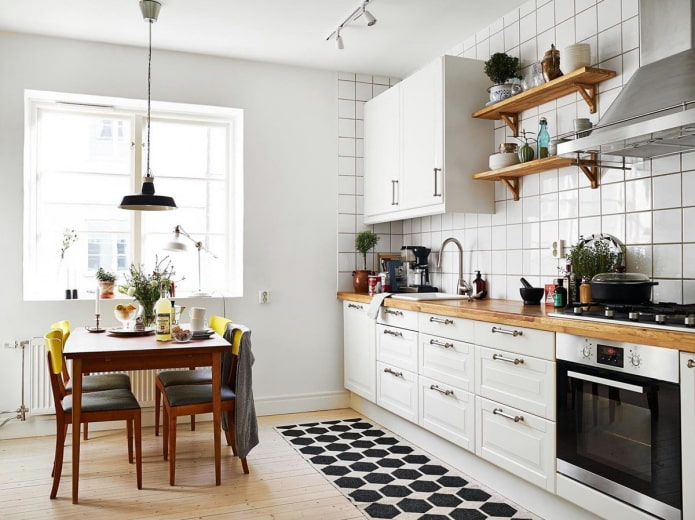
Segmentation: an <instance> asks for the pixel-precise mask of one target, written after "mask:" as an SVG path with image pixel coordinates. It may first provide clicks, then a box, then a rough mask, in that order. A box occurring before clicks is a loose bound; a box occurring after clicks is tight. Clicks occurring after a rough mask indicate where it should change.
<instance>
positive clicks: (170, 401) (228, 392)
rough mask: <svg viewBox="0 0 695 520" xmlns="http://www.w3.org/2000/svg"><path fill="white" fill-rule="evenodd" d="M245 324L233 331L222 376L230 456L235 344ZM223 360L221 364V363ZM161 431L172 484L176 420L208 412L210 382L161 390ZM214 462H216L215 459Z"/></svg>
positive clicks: (246, 468) (233, 441) (245, 466)
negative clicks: (227, 361) (162, 428)
mask: <svg viewBox="0 0 695 520" xmlns="http://www.w3.org/2000/svg"><path fill="white" fill-rule="evenodd" d="M248 332H249V330H248V329H247V328H246V327H240V328H239V329H237V330H236V331H235V334H234V341H233V342H232V345H230V347H231V348H230V353H229V357H230V360H231V361H230V362H229V370H228V371H227V373H226V374H223V375H222V388H221V400H222V412H223V413H224V414H225V417H226V421H227V429H226V431H225V437H226V440H227V445H228V446H231V447H232V452H233V453H234V455H238V452H237V446H236V439H235V435H234V409H235V405H236V374H237V361H238V353H239V346H240V344H241V338H242V335H243V334H246V333H248ZM224 365H226V363H223V366H224ZM163 394H164V434H163V436H162V453H163V455H164V460H167V458H168V459H169V484H170V485H172V486H173V485H174V483H175V477H176V420H177V418H178V417H179V416H182V415H196V414H201V413H212V384H201V385H177V386H169V387H166V388H165V389H164V392H163ZM215 462H217V461H215ZM241 465H242V468H243V470H244V473H247V474H248V472H249V466H248V463H247V461H246V457H243V458H242V459H241Z"/></svg>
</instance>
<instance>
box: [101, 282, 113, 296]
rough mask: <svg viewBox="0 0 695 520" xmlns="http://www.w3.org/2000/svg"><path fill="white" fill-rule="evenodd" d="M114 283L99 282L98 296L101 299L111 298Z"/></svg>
mask: <svg viewBox="0 0 695 520" xmlns="http://www.w3.org/2000/svg"><path fill="white" fill-rule="evenodd" d="M114 285H115V282H99V294H100V295H101V297H102V298H113V287H114Z"/></svg>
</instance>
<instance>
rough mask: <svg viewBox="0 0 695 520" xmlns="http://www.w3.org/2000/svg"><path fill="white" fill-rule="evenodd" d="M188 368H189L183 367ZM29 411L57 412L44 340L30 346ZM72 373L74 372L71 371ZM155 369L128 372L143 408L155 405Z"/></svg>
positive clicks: (33, 412) (40, 412)
mask: <svg viewBox="0 0 695 520" xmlns="http://www.w3.org/2000/svg"><path fill="white" fill-rule="evenodd" d="M183 370H187V369H183ZM28 372H29V378H28V379H29V405H28V406H29V413H30V414H32V415H45V414H53V413H55V408H54V407H53V395H52V394H51V380H50V378H49V377H48V365H47V363H46V349H45V347H44V344H43V341H41V342H36V343H34V342H32V344H31V346H30V347H29V367H28ZM71 373H72V372H71ZM155 373H156V371H155V370H135V371H133V372H128V374H129V375H130V383H131V385H132V389H133V393H134V394H135V397H137V399H138V402H139V403H140V406H142V407H143V408H146V407H153V406H154V375H155Z"/></svg>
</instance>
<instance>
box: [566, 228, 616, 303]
mask: <svg viewBox="0 0 695 520" xmlns="http://www.w3.org/2000/svg"><path fill="white" fill-rule="evenodd" d="M614 249H615V248H613V247H611V241H610V240H609V239H608V238H604V237H603V236H601V237H598V238H592V239H584V238H580V239H579V242H577V243H576V244H575V245H573V246H572V247H571V248H570V250H569V252H568V253H567V254H566V255H565V259H566V260H567V263H568V264H569V265H570V274H571V281H572V283H571V287H572V290H574V291H575V292H574V300H578V299H579V298H577V297H576V295H578V294H579V285H580V284H581V283H582V280H589V281H590V280H591V279H592V278H593V277H594V276H596V275H597V274H599V273H610V272H612V271H615V270H616V268H617V267H618V266H619V265H620V262H621V254H619V253H618V252H616V251H615V250H614ZM589 300H590V298H589ZM584 303H586V302H584Z"/></svg>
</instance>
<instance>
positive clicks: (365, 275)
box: [352, 230, 379, 293]
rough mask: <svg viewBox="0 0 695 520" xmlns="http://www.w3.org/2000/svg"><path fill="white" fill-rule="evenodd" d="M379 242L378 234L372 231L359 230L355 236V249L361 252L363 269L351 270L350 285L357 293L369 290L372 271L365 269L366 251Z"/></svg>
mask: <svg viewBox="0 0 695 520" xmlns="http://www.w3.org/2000/svg"><path fill="white" fill-rule="evenodd" d="M377 242H379V236H378V235H377V234H376V233H374V232H373V231H369V230H367V231H361V232H359V233H357V236H356V237H355V249H356V250H357V251H359V252H360V253H362V264H363V266H364V269H361V270H356V271H353V272H352V286H353V287H354V289H355V292H357V293H366V292H369V275H370V274H372V271H370V270H368V269H367V253H368V252H369V250H370V249H372V248H374V247H375V246H376V244H377Z"/></svg>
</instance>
